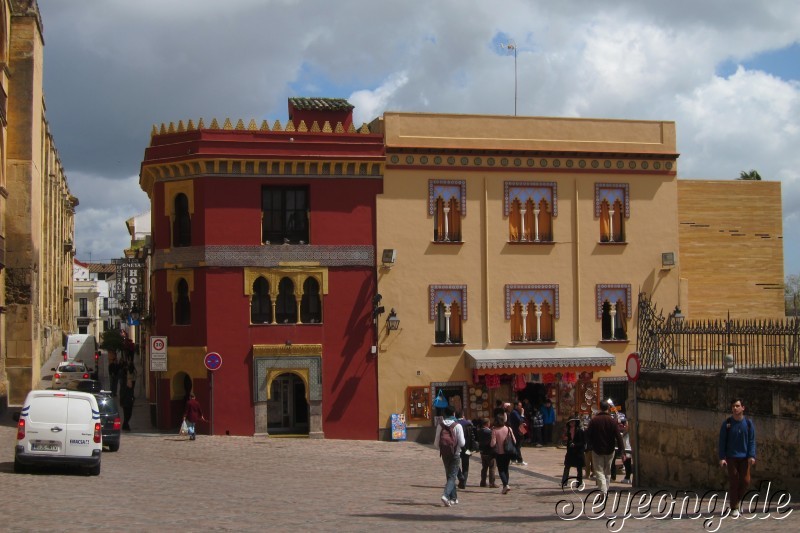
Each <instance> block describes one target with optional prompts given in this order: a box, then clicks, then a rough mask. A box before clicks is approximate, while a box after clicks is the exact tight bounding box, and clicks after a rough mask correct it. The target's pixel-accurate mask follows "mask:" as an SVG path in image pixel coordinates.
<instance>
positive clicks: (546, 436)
mask: <svg viewBox="0 0 800 533" xmlns="http://www.w3.org/2000/svg"><path fill="white" fill-rule="evenodd" d="M542 440H543V441H544V445H545V446H550V445H551V444H553V424H545V425H544V427H542Z"/></svg>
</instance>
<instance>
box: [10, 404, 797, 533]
mask: <svg viewBox="0 0 800 533" xmlns="http://www.w3.org/2000/svg"><path fill="white" fill-rule="evenodd" d="M136 418H138V417H137V416H135V417H134V419H133V421H132V425H133V428H134V431H132V432H130V433H125V434H123V437H122V443H121V448H120V451H119V452H116V453H109V452H104V454H103V459H102V471H101V474H100V476H97V477H90V476H84V475H82V474H81V473H76V472H70V471H59V470H54V471H41V472H37V473H34V474H14V473H13V447H12V443H13V441H14V431H15V429H14V427H13V425H12V424H9V423H5V424H3V425H0V442H5V443H6V445H5V447H4V448H2V449H0V492H2V494H3V498H2V500H3V516H4V518H3V522H0V523H1V524H2V525H0V529H3V530H10V531H19V530H54V529H57V530H63V531H78V530H81V531H84V530H100V529H103V530H106V529H115V530H122V531H155V530H158V531H161V530H166V531H170V530H186V531H207V530H222V531H228V530H234V531H264V530H268V531H308V530H317V531H375V530H377V529H379V528H385V529H391V530H399V529H402V530H408V529H415V528H426V529H427V528H429V527H431V528H436V529H437V530H441V531H473V530H478V529H483V530H491V531H512V530H513V531H562V530H563V529H564V528H569V529H570V530H573V529H577V530H586V531H590V530H591V531H602V530H609V528H608V526H607V522H606V520H605V519H598V520H589V519H587V518H584V517H581V518H579V519H577V520H575V521H570V522H565V521H563V520H562V519H561V518H559V517H558V516H557V514H556V511H557V508H561V509H563V508H564V504H563V503H562V504H559V502H564V501H568V502H572V503H573V504H574V505H576V506H577V507H574V508H573V509H580V503H579V502H580V500H579V498H578V497H577V496H575V495H574V494H572V493H570V492H562V490H561V488H560V486H559V480H560V473H561V469H562V466H561V463H562V460H563V450H561V449H557V448H537V449H533V448H525V450H524V455H525V459H526V460H527V461H528V463H529V464H528V466H512V467H511V486H512V490H511V492H509V494H507V495H502V494H501V493H500V491H499V489H488V488H480V487H478V486H477V483H478V481H479V478H480V462H479V461H478V460H477V457H476V458H474V459H473V461H472V463H471V469H470V470H471V471H470V479H469V482H468V487H467V489H465V490H461V491H459V500H460V503H459V505H457V506H455V507H451V508H446V507H443V506H442V505H441V501H440V499H439V498H440V496H441V494H442V487H443V485H444V481H445V480H444V469H443V467H442V464H441V460H440V459H439V457H438V452H437V451H436V450H434V449H433V447H431V446H429V445H421V444H417V443H413V442H378V441H342V440H315V439H289V438H267V437H230V436H213V437H212V436H206V435H200V436H198V438H197V440H196V441H189V440H188V439H186V438H184V437H179V436H178V435H177V434H173V433H170V434H165V433H155V432H150V431H144V430H143V429H142V425H144V426H146V425H148V424H146V423H145V422H149V419H146V418H145V417H144V416H142V418H141V419H140V420H139V422H140V423H137V422H136ZM614 488H615V489H622V490H626V489H628V488H629V487H627V486H624V485H617V484H615V485H614ZM586 493H588V491H586V492H585V493H584V494H582V495H581V496H582V497H585V494H586ZM792 505H795V502H792ZM714 516H715V517H716V520H717V521H718V520H719V513H718V512H717V513H716V514H715V515H714ZM717 523H718V522H717ZM616 525H617V528H616V529H614V530H618V528H619V524H618V523H617V524H616ZM623 525H624V527H623V529H624V530H626V531H643V530H645V529H647V530H652V531H656V530H658V531H675V530H681V531H704V528H703V519H699V520H690V519H686V518H684V519H682V520H672V519H668V520H656V519H654V518H648V519H645V520H635V519H630V520H628V521H627V522H625V523H624V524H623ZM798 526H800V508H797V507H796V506H795V509H794V510H793V512H792V514H791V515H790V516H789V517H788V518H787V519H785V520H782V521H778V520H775V519H771V518H770V519H765V520H759V519H754V520H745V519H743V518H739V519H737V520H732V519H730V518H728V519H725V520H723V522H722V527H721V528H720V529H719V530H720V531H743V530H745V529H747V530H748V531H750V530H756V531H796V530H798Z"/></svg>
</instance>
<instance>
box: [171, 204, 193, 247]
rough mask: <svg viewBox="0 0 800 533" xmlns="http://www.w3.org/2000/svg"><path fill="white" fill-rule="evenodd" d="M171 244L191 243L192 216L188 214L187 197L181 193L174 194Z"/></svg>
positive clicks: (187, 244)
mask: <svg viewBox="0 0 800 533" xmlns="http://www.w3.org/2000/svg"><path fill="white" fill-rule="evenodd" d="M172 245H173V246H175V247H180V246H191V245H192V218H191V216H190V215H189V199H188V198H187V197H186V195H185V194H183V193H181V194H178V195H177V196H175V221H174V222H173V225H172Z"/></svg>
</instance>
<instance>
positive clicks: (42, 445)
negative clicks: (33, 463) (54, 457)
mask: <svg viewBox="0 0 800 533" xmlns="http://www.w3.org/2000/svg"><path fill="white" fill-rule="evenodd" d="M59 449H61V447H60V446H59V444H58V443H57V442H40V441H34V442H32V443H31V451H33V452H57V451H58V450H59Z"/></svg>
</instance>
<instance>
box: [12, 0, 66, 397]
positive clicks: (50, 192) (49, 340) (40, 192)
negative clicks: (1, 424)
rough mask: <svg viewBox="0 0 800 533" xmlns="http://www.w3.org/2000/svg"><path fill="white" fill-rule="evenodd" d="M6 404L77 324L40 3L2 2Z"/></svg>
mask: <svg viewBox="0 0 800 533" xmlns="http://www.w3.org/2000/svg"><path fill="white" fill-rule="evenodd" d="M0 6H1V7H0V11H2V12H1V13H0V62H2V64H3V66H4V68H3V69H0V70H2V74H1V75H0V76H2V85H3V94H2V97H3V102H2V103H3V106H2V108H3V116H2V123H3V139H2V146H3V150H2V161H0V237H2V241H0V243H1V244H2V245H3V249H4V252H3V254H2V264H3V268H2V278H0V287H1V288H0V298H3V300H2V301H0V311H2V313H0V398H2V400H0V404H3V405H6V404H14V405H18V404H20V403H21V402H22V401H23V400H24V398H25V395H26V394H27V392H28V391H29V390H30V389H31V388H34V387H36V386H38V384H39V377H40V376H39V369H40V368H41V365H42V363H43V362H44V361H45V360H46V359H47V358H48V357H49V356H50V354H51V352H52V351H53V350H54V349H56V348H58V347H59V346H60V345H61V344H62V335H63V334H64V333H67V332H69V331H70V328H71V324H72V287H73V285H72V258H73V254H74V211H75V206H77V205H78V200H77V199H76V198H75V197H74V196H72V194H71V193H70V191H69V186H68V185H67V180H66V176H65V174H64V168H63V166H62V164H61V161H60V159H59V157H58V152H57V151H56V148H55V144H54V142H53V137H52V135H51V133H50V130H49V127H48V123H47V120H46V117H45V105H44V94H43V89H42V71H43V48H44V39H43V35H42V20H41V17H40V14H39V8H38V5H37V4H36V2H35V0H11V1H10V2H6V1H3V2H0Z"/></svg>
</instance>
